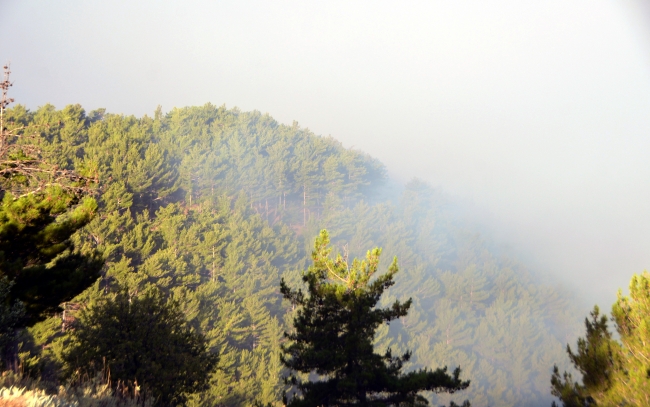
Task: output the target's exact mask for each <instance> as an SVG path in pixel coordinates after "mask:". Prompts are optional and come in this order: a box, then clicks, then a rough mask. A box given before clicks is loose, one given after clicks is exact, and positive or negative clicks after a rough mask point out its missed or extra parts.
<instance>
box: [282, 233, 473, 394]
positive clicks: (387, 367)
mask: <svg viewBox="0 0 650 407" xmlns="http://www.w3.org/2000/svg"><path fill="white" fill-rule="evenodd" d="M328 246H329V236H328V234H327V231H325V230H323V231H321V233H320V235H319V236H318V237H317V239H316V243H315V248H314V251H313V253H312V259H313V261H314V265H313V266H312V267H310V268H309V270H307V272H306V273H305V274H304V275H303V281H304V282H305V283H307V293H308V294H307V295H305V293H303V291H302V290H300V289H299V290H292V289H291V288H289V287H288V286H287V284H286V283H285V282H284V281H282V283H281V292H282V294H283V296H284V297H285V298H286V299H288V300H289V301H290V302H291V304H292V305H294V306H298V307H299V308H298V312H297V315H296V317H295V318H294V322H293V328H294V330H292V331H291V332H290V333H287V334H285V336H286V337H287V338H288V339H289V340H290V341H291V342H290V344H289V345H287V346H283V347H282V349H283V352H284V356H283V359H282V360H283V363H284V364H285V365H286V366H287V367H288V368H289V369H291V370H292V371H294V372H299V373H303V374H310V373H311V374H313V373H315V374H317V375H319V377H320V380H315V381H301V380H298V378H297V377H296V376H295V375H294V376H290V378H289V382H290V383H291V384H293V385H297V388H298V390H299V391H300V395H298V396H295V397H294V398H292V399H291V401H290V402H289V404H288V405H289V406H351V405H358V406H400V405H427V404H428V402H427V400H426V399H425V398H424V397H422V396H420V395H419V394H418V393H419V392H422V391H425V390H428V391H434V392H436V393H438V392H448V393H453V392H455V391H458V390H462V389H465V388H467V386H468V385H469V381H462V380H460V378H459V375H460V368H457V369H456V370H455V371H454V373H453V376H450V375H448V374H447V369H446V368H442V369H440V368H439V369H436V370H435V371H430V370H428V369H421V370H417V371H412V372H409V373H402V372H401V370H402V368H403V366H404V362H406V361H408V360H409V359H410V357H411V354H410V352H406V353H404V354H403V355H401V356H393V354H392V352H391V350H390V349H388V350H387V351H386V352H385V353H384V354H383V355H381V354H377V353H375V352H374V347H373V340H374V337H375V332H376V331H377V328H378V327H379V326H381V325H383V324H387V323H390V321H392V320H395V319H397V318H400V317H404V316H406V315H407V313H408V309H409V308H410V306H411V300H408V301H406V302H402V303H401V302H399V301H395V302H394V303H393V304H392V306H390V307H388V308H376V305H377V303H378V301H379V299H380V298H381V296H382V294H383V293H384V291H385V290H386V289H387V288H389V287H390V286H392V285H393V284H394V281H393V277H394V275H395V273H397V270H398V268H397V258H395V259H394V260H393V263H392V264H391V265H390V267H389V269H388V272H387V273H386V274H383V275H380V276H374V275H375V274H376V272H377V267H378V265H379V256H380V254H381V250H380V249H374V250H372V251H369V252H368V254H367V257H366V260H364V261H359V260H357V259H355V260H354V261H353V262H352V263H351V264H349V263H348V261H347V258H345V259H343V258H342V257H341V256H340V255H339V256H338V257H337V258H336V260H332V259H331V258H330V257H329V255H330V252H331V248H330V247H328ZM371 279H372V281H371Z"/></svg>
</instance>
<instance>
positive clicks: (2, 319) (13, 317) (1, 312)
mask: <svg viewBox="0 0 650 407" xmlns="http://www.w3.org/2000/svg"><path fill="white" fill-rule="evenodd" d="M12 285H13V284H12V283H11V282H10V281H9V280H8V279H7V277H1V278H0V363H7V362H11V361H8V360H5V358H6V355H7V353H8V347H9V346H10V345H11V344H12V343H13V341H14V339H15V332H16V327H17V326H18V325H19V324H20V322H21V321H22V319H23V317H24V315H25V307H24V305H23V303H22V302H20V301H13V302H12V301H11V300H10V296H9V292H10V290H11V286H12ZM3 367H4V366H2V365H0V369H1V368H3Z"/></svg>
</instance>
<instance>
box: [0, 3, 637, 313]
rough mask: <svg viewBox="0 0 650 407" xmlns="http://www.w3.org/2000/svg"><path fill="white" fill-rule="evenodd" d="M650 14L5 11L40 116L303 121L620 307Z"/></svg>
mask: <svg viewBox="0 0 650 407" xmlns="http://www.w3.org/2000/svg"><path fill="white" fill-rule="evenodd" d="M649 11H650V9H649V8H648V7H647V3H644V2H641V1H639V2H636V3H635V2H633V1H632V0H617V1H614V0H611V1H606V0H546V1H525V2H524V1H422V2H379V1H366V2H350V1H328V2H304V1H287V2H266V1H183V2H171V1H137V2H133V1H108V2H107V1H104V2H100V1H79V0H76V1H73V0H68V1H65V2H53V1H49V2H46V1H24V0H23V1H18V0H0V27H1V28H2V32H3V34H2V36H1V39H0V61H2V62H4V61H11V63H12V69H13V76H12V79H13V80H14V83H15V86H14V87H13V88H12V96H13V97H14V98H16V100H17V101H18V102H20V103H22V104H25V105H27V106H28V108H30V109H36V108H37V107H38V106H41V105H43V104H45V103H48V102H50V103H53V104H54V105H56V106H57V107H59V108H61V107H63V106H64V105H66V104H69V103H81V104H82V105H83V106H84V107H85V108H86V109H87V110H91V109H94V108H99V107H106V108H107V109H108V110H109V111H110V112H115V113H124V114H135V115H143V114H145V113H148V114H151V113H152V112H153V110H154V109H155V107H156V106H157V105H158V104H161V105H162V106H163V109H164V110H170V109H171V108H173V107H174V106H179V107H180V106H186V105H202V104H204V103H206V102H211V103H213V104H216V105H221V104H224V103H225V104H226V105H227V106H228V107H233V106H238V107H239V108H241V109H242V110H253V109H257V110H261V111H262V112H268V113H270V114H271V115H272V116H274V117H275V118H276V119H278V120H279V121H281V122H284V123H291V122H292V121H293V120H297V121H298V122H299V123H300V124H301V125H303V126H307V127H309V128H310V129H311V130H313V131H314V132H316V133H317V134H323V135H328V134H331V135H333V136H334V137H335V138H337V139H339V140H341V141H342V142H343V143H344V145H345V146H348V147H351V146H354V148H356V149H360V150H363V151H366V152H368V153H370V154H371V155H373V156H375V157H377V158H379V159H380V160H382V161H383V162H384V163H386V164H387V166H388V169H389V172H390V174H391V175H392V176H393V177H394V178H396V179H398V180H402V181H406V180H408V179H410V178H411V177H414V176H417V177H419V178H421V179H424V180H426V181H428V182H429V183H430V184H432V185H434V186H440V187H442V188H443V190H445V191H447V192H448V193H450V194H452V195H454V196H456V197H457V198H458V199H459V200H460V201H462V202H465V203H466V204H465V207H467V208H471V210H470V211H468V215H469V216H470V217H471V218H472V219H473V220H474V221H475V222H476V224H477V227H480V228H481V230H485V231H487V232H486V233H487V234H488V235H490V236H491V238H495V239H496V240H497V241H498V242H499V244H501V245H503V246H507V247H510V248H511V250H512V251H513V252H515V253H518V254H519V256H521V257H522V258H523V259H525V261H526V262H528V263H529V264H531V265H533V267H534V268H536V269H538V270H540V271H541V272H543V273H547V274H548V275H550V276H551V279H556V278H559V279H561V281H563V282H564V283H566V284H568V286H569V287H570V289H571V290H572V291H573V292H574V293H575V297H576V298H578V299H580V300H581V301H584V303H585V304H593V303H596V302H597V303H600V304H601V305H602V306H604V307H605V308H609V305H610V304H611V303H612V302H613V300H614V298H615V292H616V290H617V289H618V288H619V287H626V286H627V283H628V281H629V278H630V277H631V275H632V274H633V273H635V272H641V271H642V270H644V269H646V268H650V250H649V249H650V233H648V232H649V231H650V210H648V204H649V203H650V165H648V159H649V158H650V29H649V27H650V19H649V18H648V16H650V14H648V12H649Z"/></svg>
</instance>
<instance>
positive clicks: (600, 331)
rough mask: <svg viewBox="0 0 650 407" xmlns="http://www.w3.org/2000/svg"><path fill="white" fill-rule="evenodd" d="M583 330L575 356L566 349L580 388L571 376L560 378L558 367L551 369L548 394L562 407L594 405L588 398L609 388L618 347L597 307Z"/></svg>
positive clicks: (592, 400) (566, 374)
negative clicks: (576, 373) (580, 377)
mask: <svg viewBox="0 0 650 407" xmlns="http://www.w3.org/2000/svg"><path fill="white" fill-rule="evenodd" d="M585 327H586V329H587V334H586V336H585V337H584V338H579V339H578V349H577V352H576V353H573V351H572V350H571V347H570V346H569V345H567V349H566V351H567V353H568V355H569V359H570V360H571V363H573V365H574V366H575V367H576V368H577V369H578V370H579V372H580V373H581V375H582V384H580V383H577V382H574V380H573V377H572V375H571V374H570V373H567V372H564V374H563V375H562V376H560V371H559V369H558V367H557V366H554V367H553V376H552V377H551V393H552V394H553V395H554V396H555V397H558V398H559V399H560V400H561V401H562V404H563V405H564V406H565V407H578V406H591V405H596V402H595V400H594V399H593V397H591V396H590V395H591V394H597V393H604V392H606V391H607V390H608V389H609V388H610V387H611V384H612V383H611V380H612V378H611V375H612V373H613V372H614V364H615V363H616V360H615V355H616V353H617V349H616V348H617V347H618V346H617V344H616V342H615V341H613V340H612V334H611V333H610V332H609V330H608V328H607V316H605V315H600V310H599V309H598V307H594V310H593V311H591V320H589V318H585ZM554 404H555V403H554Z"/></svg>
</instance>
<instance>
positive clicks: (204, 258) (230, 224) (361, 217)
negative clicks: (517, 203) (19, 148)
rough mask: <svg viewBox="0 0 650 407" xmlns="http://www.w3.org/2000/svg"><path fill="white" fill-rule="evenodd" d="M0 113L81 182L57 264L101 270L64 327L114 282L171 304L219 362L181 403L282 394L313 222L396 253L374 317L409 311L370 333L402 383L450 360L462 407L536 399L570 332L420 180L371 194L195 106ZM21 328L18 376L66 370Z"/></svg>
mask: <svg viewBox="0 0 650 407" xmlns="http://www.w3.org/2000/svg"><path fill="white" fill-rule="evenodd" d="M5 113H6V117H5V118H6V119H7V120H8V122H13V123H15V125H16V126H19V125H20V126H37V127H36V128H37V129H38V131H37V132H36V134H35V136H34V137H33V138H32V139H31V141H30V142H31V143H33V144H34V145H36V146H38V147H39V149H40V151H41V154H42V156H43V157H47V159H48V160H50V161H51V162H52V163H55V164H56V165H58V166H59V167H60V168H66V169H71V170H75V171H77V172H79V173H83V174H90V173H93V172H94V173H96V174H97V183H98V184H99V187H100V188H101V192H100V194H99V195H98V196H97V198H96V199H97V209H96V216H94V217H93V218H92V219H91V220H90V221H89V222H88V223H87V224H86V225H85V226H84V227H83V228H81V229H79V230H77V232H75V233H74V234H72V235H71V237H70V239H69V242H70V244H71V246H69V249H66V250H65V251H64V252H62V253H61V254H62V255H63V254H65V253H71V254H74V253H79V254H82V255H84V256H91V255H92V253H94V252H97V253H99V255H100V256H101V258H103V259H104V260H105V263H104V267H103V268H102V269H101V273H100V278H99V279H98V280H97V281H96V282H95V283H94V284H93V285H92V286H91V287H90V288H89V289H87V290H85V291H84V292H82V293H81V294H80V295H78V296H77V297H75V298H73V299H71V300H70V301H69V306H70V309H69V311H66V312H67V313H66V317H68V315H70V317H71V318H73V317H74V312H75V311H74V309H76V306H79V305H81V304H87V303H92V302H94V301H99V300H100V299H102V298H103V297H105V296H110V295H115V293H117V292H119V290H121V289H122V288H123V287H126V288H127V289H128V290H129V292H136V291H137V292H145V291H146V290H147V289H148V288H151V287H154V286H155V287H157V289H159V290H160V291H161V292H162V293H163V295H164V296H165V298H171V297H173V298H174V299H176V300H178V301H179V306H180V307H181V310H182V311H183V313H184V315H185V316H186V318H187V320H188V321H189V324H190V325H191V326H192V327H194V328H195V329H196V330H197V332H202V333H203V334H204V335H205V338H206V340H207V342H208V347H209V349H211V350H212V351H214V352H215V353H217V354H218V355H219V357H220V359H219V363H218V367H219V368H218V369H217V370H216V372H215V373H214V374H213V375H212V376H211V378H210V388H209V389H207V390H206V391H203V392H199V393H196V394H193V395H191V396H190V398H189V401H188V403H193V404H194V405H206V406H207V405H220V404H222V405H250V404H253V403H254V402H255V401H259V402H261V403H264V404H266V403H269V402H278V401H279V400H280V398H281V394H282V390H283V386H284V385H283V382H282V380H281V378H282V376H283V369H284V368H283V366H282V363H281V362H280V359H279V354H280V345H281V343H282V332H283V331H284V330H286V329H287V326H289V324H290V323H291V320H292V318H293V311H292V309H291V308H290V307H288V306H287V305H286V304H284V305H283V303H282V298H281V295H280V293H279V289H278V287H279V283H280V279H281V278H283V277H284V278H285V281H287V284H290V285H296V284H299V283H300V273H299V272H298V270H304V269H306V268H307V266H308V264H309V260H310V258H309V253H310V252H311V248H312V247H313V241H312V237H313V236H314V235H316V234H317V233H318V231H319V230H321V229H328V230H330V231H331V235H330V237H331V241H332V246H333V247H336V248H337V250H339V251H341V252H343V251H344V248H347V250H348V252H349V253H350V256H351V257H355V256H356V257H363V256H364V255H365V250H366V249H367V248H368V247H383V248H384V250H386V251H387V252H390V253H394V254H396V255H397V256H398V257H399V259H400V265H401V267H402V271H401V272H400V273H402V276H401V278H400V279H398V281H397V282H396V284H395V285H394V286H393V288H392V289H391V290H390V291H389V292H387V293H386V294H385V295H384V296H383V297H381V298H380V300H379V303H378V306H379V307H387V306H390V304H392V303H393V302H394V301H395V300H396V299H398V298H410V297H412V299H413V301H412V305H411V307H410V309H409V313H408V315H405V316H403V317H400V318H398V319H396V320H394V321H393V322H392V323H391V324H390V326H388V325H386V324H384V325H381V326H379V328H378V329H377V332H376V337H375V341H374V343H373V345H374V346H375V349H377V350H378V352H379V353H380V354H385V352H386V351H387V349H388V348H391V349H392V351H393V352H394V354H395V355H401V354H404V353H406V352H407V351H408V350H412V352H413V353H412V357H411V359H410V360H409V361H405V362H404V371H405V372H408V371H412V370H418V369H425V368H429V369H431V368H434V367H436V366H445V365H446V366H458V365H460V366H462V367H463V374H464V376H466V377H468V378H471V379H472V386H471V387H470V388H468V389H467V390H465V391H464V393H463V395H464V397H466V398H469V399H470V400H471V401H472V404H473V405H477V406H480V405H488V404H489V405H500V406H515V405H521V404H527V405H531V406H535V405H549V404H550V398H551V396H550V394H549V392H548V376H549V374H550V369H551V367H552V366H553V362H554V361H558V360H562V359H561V358H562V356H563V343H566V341H567V340H570V339H571V338H573V336H574V335H576V334H577V329H576V328H577V327H578V326H579V325H578V324H576V321H575V317H574V314H575V313H574V312H573V311H572V308H571V306H570V297H569V296H568V295H566V294H565V293H563V291H562V290H559V289H557V288H555V287H550V286H548V285H545V284H543V283H541V282H540V280H539V279H538V278H537V277H536V276H535V275H534V274H532V273H531V272H530V271H529V270H527V269H526V268H525V267H523V266H522V265H521V264H519V263H517V262H515V261H513V260H511V259H508V258H505V257H503V256H501V255H499V254H498V252H497V251H495V250H493V249H492V248H491V246H490V244H489V242H487V241H485V240H482V239H481V238H479V237H477V236H476V235H475V234H473V233H471V232H468V231H467V230H466V228H464V227H463V225H462V223H461V222H459V221H458V220H457V218H455V217H454V214H453V213H452V211H450V210H449V209H448V203H447V201H446V200H445V198H444V195H443V194H441V193H440V192H439V191H436V190H434V189H432V188H430V187H429V186H427V185H426V184H424V183H422V182H418V181H414V182H411V183H409V184H408V185H407V186H405V187H404V188H403V190H401V191H396V190H387V189H386V187H385V186H384V184H383V182H384V180H385V170H384V167H383V166H382V165H381V164H380V163H378V162H377V161H376V160H374V159H372V158H371V157H368V156H367V155H365V154H363V153H361V152H358V151H354V150H350V149H345V148H343V147H342V146H341V144H340V143H339V142H337V141H336V140H334V139H332V138H327V137H318V136H316V135H314V134H313V133H312V132H310V131H309V130H307V129H305V128H302V127H300V126H298V124H297V123H294V124H292V125H283V124H280V123H278V122H276V121H275V120H273V119H272V118H271V117H270V116H269V115H265V114H261V113H259V112H242V111H240V110H238V109H226V108H225V107H215V106H212V105H209V104H208V105H205V106H201V107H188V108H180V109H173V110H171V111H170V112H168V113H163V112H162V110H161V109H159V110H157V111H156V113H155V114H154V116H153V117H148V116H144V117H141V118H135V117H132V116H121V115H115V114H110V113H106V112H105V111H103V110H99V111H93V112H89V113H86V112H85V111H84V110H83V109H82V108H81V106H78V105H71V106H67V107H65V108H63V109H61V110H57V109H55V108H54V107H53V106H51V105H46V106H43V107H41V108H39V109H37V110H35V111H29V110H27V109H25V108H24V107H23V106H15V107H13V108H12V109H10V110H7V111H6V112H5ZM387 196H388V197H389V198H385V197H387ZM66 213H67V212H66ZM60 216H67V215H66V214H62V215H60ZM63 219H64V218H62V219H61V220H63ZM66 244H67V243H66ZM48 264H50V263H48ZM50 265H51V264H50ZM389 265H390V264H389V262H387V261H386V260H385V259H384V260H380V265H379V267H382V268H384V267H388V266H389ZM45 314H47V313H45ZM45 314H44V315H45ZM29 333H30V334H31V336H32V342H29V341H27V340H25V341H24V346H23V351H22V355H23V358H24V359H23V361H24V365H25V366H26V369H27V368H28V367H29V368H30V369H33V370H36V371H38V369H45V367H44V366H51V367H52V368H53V369H54V368H56V366H60V365H61V364H64V363H63V361H62V359H61V354H62V349H63V347H64V346H63V343H64V339H65V338H64V337H65V336H66V335H68V334H69V332H68V331H66V332H65V333H63V334H62V333H61V317H60V315H54V314H52V316H51V317H50V318H48V319H46V320H45V321H42V322H40V323H38V324H36V325H35V326H33V327H31V328H30V329H29ZM565 365H566V366H565ZM559 367H560V368H561V369H567V368H568V367H569V362H568V361H567V362H566V364H563V365H561V366H559ZM424 395H425V397H427V398H428V399H429V400H430V401H431V402H433V403H435V405H440V404H448V403H449V402H450V399H449V397H448V395H447V394H445V393H442V394H438V395H436V394H433V393H424Z"/></svg>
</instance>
